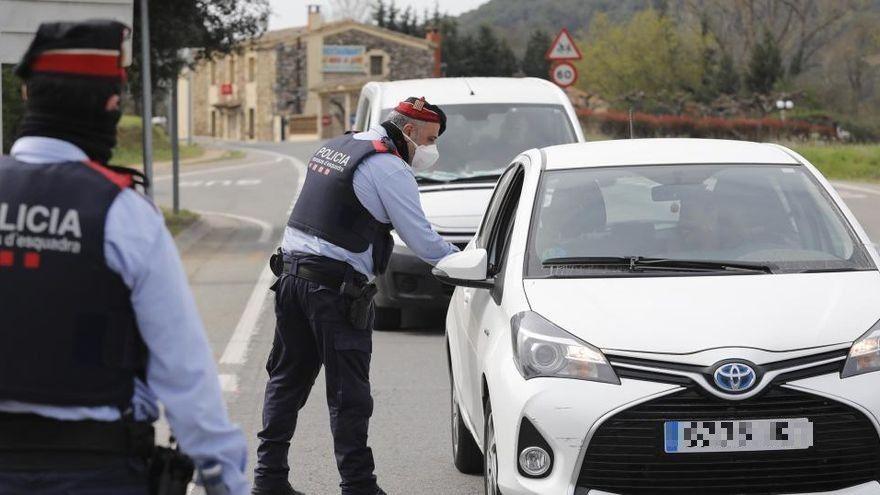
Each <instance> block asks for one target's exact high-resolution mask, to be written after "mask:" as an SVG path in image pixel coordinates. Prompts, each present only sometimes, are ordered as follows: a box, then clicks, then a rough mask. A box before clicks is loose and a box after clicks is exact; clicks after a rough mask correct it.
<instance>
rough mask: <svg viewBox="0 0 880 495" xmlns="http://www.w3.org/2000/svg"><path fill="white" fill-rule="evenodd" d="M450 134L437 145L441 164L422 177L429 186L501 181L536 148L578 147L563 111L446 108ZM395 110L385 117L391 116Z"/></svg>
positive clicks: (558, 107) (498, 106) (558, 108)
mask: <svg viewBox="0 0 880 495" xmlns="http://www.w3.org/2000/svg"><path fill="white" fill-rule="evenodd" d="M442 108H443V111H444V112H445V113H446V117H447V120H446V132H444V133H443V135H442V136H440V139H438V140H437V148H438V150H439V151H440V160H438V161H437V164H436V165H434V167H432V168H431V170H428V171H425V172H421V173H419V174H418V175H417V178H420V179H422V180H423V181H436V182H451V181H462V180H477V179H479V178H481V177H482V178H497V177H498V176H500V175H501V172H503V171H504V169H505V168H506V167H507V165H508V164H509V163H510V160H512V159H513V158H514V157H515V156H516V155H518V154H519V153H520V152H522V151H525V150H527V149H531V148H543V147H545V146H553V145H556V144H567V143H574V142H575V141H576V140H577V138H576V136H575V133H574V130H573V129H572V127H571V123H570V119H569V117H568V115H567V114H566V112H565V108H564V107H563V106H562V105H530V104H511V103H504V104H468V105H443V106H442ZM390 111H391V109H386V110H384V111H383V113H382V115H383V116H385V115H388V113H389V112H390Z"/></svg>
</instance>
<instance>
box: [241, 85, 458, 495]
mask: <svg viewBox="0 0 880 495" xmlns="http://www.w3.org/2000/svg"><path fill="white" fill-rule="evenodd" d="M445 127H446V115H445V114H444V113H443V111H442V110H441V109H440V108H439V107H437V106H434V105H431V104H430V103H428V102H426V101H425V99H424V98H408V99H407V100H406V101H403V102H401V103H400V104H399V105H398V106H397V107H396V109H395V110H394V111H392V112H391V114H390V115H389V116H388V119H387V120H386V121H385V122H383V123H382V124H381V125H380V126H377V127H374V128H372V129H370V130H369V131H367V132H361V133H358V134H345V135H343V136H340V137H337V138H335V139H332V140H330V141H329V142H327V144H325V145H324V146H322V147H321V148H320V149H319V150H318V151H317V152H316V153H315V155H314V156H313V157H312V158H311V160H310V161H309V164H308V170H307V172H306V180H305V183H304V185H303V189H302V192H301V193H300V196H299V198H298V199H297V202H296V205H295V207H294V209H293V212H292V214H291V215H290V219H289V221H288V224H287V228H286V229H285V233H284V240H283V245H282V252H283V266H279V267H278V268H279V269H278V270H277V271H278V272H281V278H280V279H279V281H278V282H277V283H276V286H275V289H276V296H275V315H276V318H277V325H276V327H275V341H274V343H273V346H272V352H271V354H270V356H269V360H268V363H267V365H266V369H267V371H268V372H269V382H268V384H267V385H266V396H265V402H264V405H263V430H262V431H261V432H260V433H259V435H258V436H259V439H260V446H259V449H258V453H257V455H258V460H257V466H256V473H255V481H254V485H255V486H254V492H253V493H254V494H258V495H268V494H271V495H275V494H279V495H280V494H284V495H289V494H295V493H299V492H296V491H294V489H293V488H292V487H291V485H290V483H289V482H288V480H287V476H288V471H289V467H288V463H287V454H288V448H289V446H290V441H291V438H292V437H293V433H294V430H295V428H296V420H297V415H298V412H299V410H300V409H301V408H302V407H303V405H305V403H306V399H307V398H308V396H309V392H310V391H311V388H312V385H313V384H314V382H315V378H316V377H317V375H318V371H319V370H320V368H321V366H322V365H323V366H324V368H325V376H326V381H327V403H328V406H329V409H330V427H331V430H332V432H333V442H334V450H335V453H336V464H337V467H338V468H339V474H340V476H341V478H342V482H341V483H340V487H341V488H342V494H343V495H355V494H356V495H375V494H384V493H385V492H384V491H382V489H381V488H379V487H378V486H377V484H376V477H375V475H374V474H373V467H374V466H373V453H372V451H371V450H370V448H369V447H368V446H367V428H368V425H369V419H370V416H371V415H372V412H373V399H372V397H370V373H369V370H370V353H371V352H372V334H371V332H372V328H371V327H372V310H373V309H372V296H373V295H374V294H375V286H374V285H372V284H370V283H368V282H369V281H370V280H371V279H372V278H373V277H374V275H375V274H380V273H382V272H383V271H384V270H385V268H386V267H387V265H388V261H389V259H390V257H391V251H392V249H393V246H394V242H393V240H392V237H391V235H390V231H391V229H392V228H393V229H395V231H396V232H397V233H398V234H399V235H400V237H401V238H402V239H403V241H404V242H406V244H407V245H408V246H409V247H410V248H411V249H412V250H413V251H414V252H415V253H416V254H417V255H418V256H419V257H420V258H422V259H423V260H425V261H426V262H428V263H430V264H436V263H437V261H439V260H440V259H441V258H443V257H445V256H447V255H449V254H451V253H453V252H455V251H457V248H456V247H455V246H453V245H451V244H449V243H447V242H445V241H444V240H443V239H442V238H441V237H440V236H439V235H438V234H437V233H436V232H434V231H433V230H432V228H431V225H430V223H429V222H428V220H427V219H426V218H425V214H424V212H423V211H422V207H421V203H420V201H419V189H418V186H417V184H416V180H415V176H414V174H413V169H416V170H424V169H427V168H430V167H431V166H432V165H433V164H434V163H435V162H436V161H437V159H438V158H439V155H438V153H437V146H436V141H437V138H438V137H439V136H440V135H441V134H442V133H443V131H444V130H445Z"/></svg>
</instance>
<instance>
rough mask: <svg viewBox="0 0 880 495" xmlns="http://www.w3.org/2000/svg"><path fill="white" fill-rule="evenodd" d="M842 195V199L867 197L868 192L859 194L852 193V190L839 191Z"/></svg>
mask: <svg viewBox="0 0 880 495" xmlns="http://www.w3.org/2000/svg"><path fill="white" fill-rule="evenodd" d="M837 194H839V195H840V199H865V198H867V197H868V195H867V194H859V193H850V192H838V193H837Z"/></svg>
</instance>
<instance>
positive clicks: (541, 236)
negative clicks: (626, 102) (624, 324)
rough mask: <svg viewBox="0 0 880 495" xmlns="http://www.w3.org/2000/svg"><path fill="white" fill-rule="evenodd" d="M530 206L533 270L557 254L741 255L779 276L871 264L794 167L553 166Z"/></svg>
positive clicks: (821, 194) (543, 271)
mask: <svg viewBox="0 0 880 495" xmlns="http://www.w3.org/2000/svg"><path fill="white" fill-rule="evenodd" d="M536 204H537V206H538V207H537V208H535V215H534V218H533V220H532V225H531V226H530V234H529V245H528V250H529V253H528V267H527V271H528V273H529V274H530V275H533V276H541V275H545V276H546V275H549V274H551V273H553V272H554V270H556V271H558V270H557V269H556V268H552V263H551V264H547V263H545V262H546V261H548V260H551V259H554V258H555V259H560V258H609V257H613V258H619V257H633V256H639V257H646V258H665V259H676V260H699V261H718V262H721V261H727V262H733V261H739V262H744V263H754V264H763V265H769V266H772V267H773V269H774V271H775V272H778V273H793V272H803V271H821V270H864V269H873V265H872V264H871V262H870V261H869V258H868V256H867V253H866V252H865V251H864V249H863V247H862V246H861V244H860V243H859V242H858V239H857V238H856V236H855V234H854V233H853V232H852V230H851V228H850V227H849V224H848V223H847V221H846V219H845V218H844V217H843V215H842V214H841V212H840V211H839V210H838V209H837V207H836V206H835V204H834V203H833V202H832V201H831V199H830V197H829V196H828V195H827V193H826V192H825V191H824V189H823V188H822V186H821V185H819V183H818V182H817V181H816V180H815V178H813V176H812V175H811V174H810V173H809V172H808V171H807V170H806V169H805V168H804V167H800V166H788V165H743V164H733V165H698V164H697V165H663V166H627V167H604V168H583V169H574V170H550V171H546V172H544V173H543V175H542V178H541V186H540V188H539V194H538V196H537V203H536ZM566 270H568V268H566ZM573 270H574V273H575V274H578V273H593V274H594V275H595V272H597V271H605V272H608V271H614V270H617V271H620V268H619V267H617V268H613V267H609V266H604V267H602V266H596V265H592V266H588V265H583V266H581V265H578V268H575V269H573ZM569 273H571V272H570V271H569ZM628 275H632V274H631V273H629V274H628Z"/></svg>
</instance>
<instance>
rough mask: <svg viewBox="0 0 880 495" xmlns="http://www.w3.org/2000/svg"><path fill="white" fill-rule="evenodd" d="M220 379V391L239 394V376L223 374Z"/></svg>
mask: <svg viewBox="0 0 880 495" xmlns="http://www.w3.org/2000/svg"><path fill="white" fill-rule="evenodd" d="M219 377H220V390H222V391H224V392H231V393H234V392H238V375H236V374H234V373H233V374H229V373H221V374H220V375H219Z"/></svg>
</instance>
